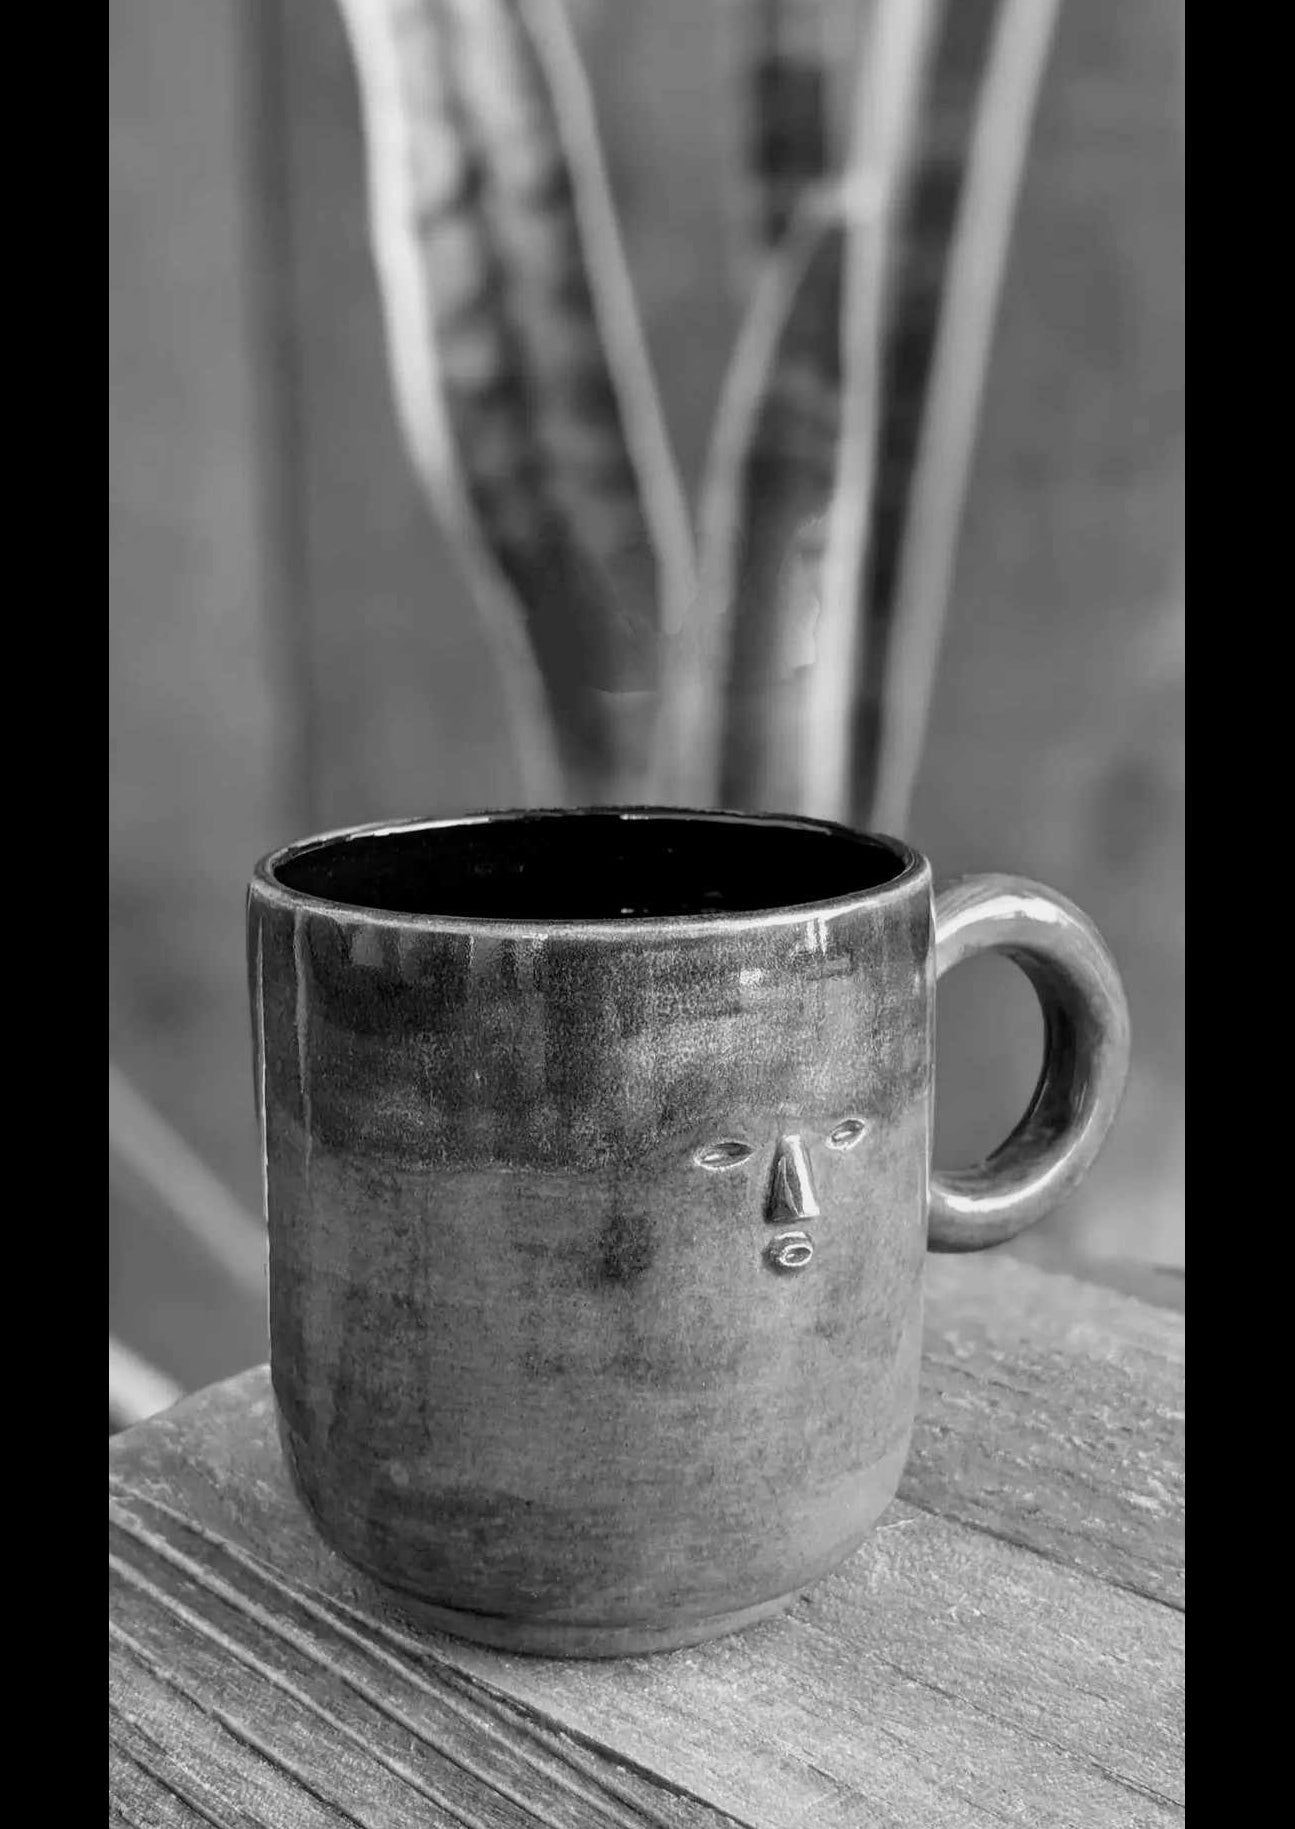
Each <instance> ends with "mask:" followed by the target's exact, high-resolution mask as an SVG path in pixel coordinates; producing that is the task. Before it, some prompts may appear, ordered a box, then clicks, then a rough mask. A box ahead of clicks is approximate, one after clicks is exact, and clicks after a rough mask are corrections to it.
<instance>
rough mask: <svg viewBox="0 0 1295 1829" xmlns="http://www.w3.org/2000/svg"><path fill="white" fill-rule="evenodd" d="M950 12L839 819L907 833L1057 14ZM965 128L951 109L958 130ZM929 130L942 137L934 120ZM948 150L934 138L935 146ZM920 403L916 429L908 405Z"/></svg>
mask: <svg viewBox="0 0 1295 1829" xmlns="http://www.w3.org/2000/svg"><path fill="white" fill-rule="evenodd" d="M956 10H957V12H958V21H957V22H958V26H959V28H960V30H961V32H962V34H963V42H962V44H961V45H959V44H958V42H957V41H956V40H954V41H952V42H950V43H949V45H948V49H947V52H946V54H945V55H944V56H942V57H941V58H939V59H938V60H937V66H936V68H937V72H941V73H943V74H944V82H943V84H942V89H943V91H944V98H945V107H946V108H947V109H948V110H949V111H950V112H952V113H953V114H954V117H955V121H956V119H957V110H958V99H959V98H958V94H957V91H958V88H959V87H961V89H962V91H963V94H964V95H965V93H966V90H967V88H968V86H971V87H972V94H973V98H974V100H975V101H976V104H977V105H976V107H975V110H974V113H973V114H972V117H971V120H970V122H969V127H970V131H969V133H968V136H967V139H968V143H967V145H966V149H965V152H964V153H963V156H962V160H961V169H960V171H959V172H958V179H957V182H956V194H955V196H954V198H953V201H952V207H951V208H950V207H949V205H947V204H946V205H945V211H946V212H947V214H948V215H949V216H951V217H952V221H953V232H952V234H951V235H949V234H948V233H947V231H944V230H943V225H942V223H941V213H942V212H941V200H940V191H941V188H942V186H943V188H944V189H945V190H946V191H947V190H949V189H950V188H953V187H952V186H951V185H950V183H949V177H950V176H951V174H950V173H949V165H950V155H949V153H948V152H947V151H944V150H943V149H942V148H941V145H940V141H939V140H938V139H936V138H935V136H934V135H933V136H932V145H931V147H930V150H929V152H928V157H927V160H926V161H925V166H924V172H923V179H924V182H922V181H919V184H918V187H917V188H916V191H915V195H914V199H913V232H912V244H913V245H912V252H911V254H910V256H909V260H908V263H907V264H908V267H909V271H910V276H911V283H910V285H909V287H908V289H907V290H908V294H909V296H908V301H907V304H906V305H905V304H901V305H900V306H898V307H897V309H896V313H895V322H894V329H893V331H892V338H891V344H890V355H889V366H890V369H891V373H892V376H893V383H892V385H893V389H894V396H895V399H894V408H893V415H892V417H893V426H892V431H891V437H890V441H889V443H888V446H887V448H886V450H885V452H884V454H883V460H882V463H883V474H884V475H885V476H886V479H887V489H886V492H885V495H884V496H883V498H882V499H880V500H879V502H878V504H877V525H876V532H875V535H874V546H873V566H872V572H871V576H870V579H869V583H868V588H867V592H866V601H867V603H868V613H869V617H870V620H871V622H872V625H873V629H874V635H873V640H872V643H871V652H870V657H869V678H868V682H867V687H868V689H867V690H866V691H864V692H862V693H861V694H860V695H859V699H858V702H857V707H856V714H855V727H854V733H853V762H852V768H853V773H854V779H853V783H852V797H851V808H852V814H853V817H854V819H855V820H856V823H859V824H868V825H875V826H879V827H880V828H881V829H883V830H885V831H895V832H902V831H903V829H904V828H905V826H906V825H907V823H908V816H909V808H910V805H911V802H912V796H913V790H914V787H915V784H916V780H917V771H918V766H919V763H920V760H921V754H922V749H923V746H924V743H925V737H926V725H927V718H928V715H929V709H930V701H931V694H932V690H933V686H934V679H935V671H936V665H937V662H938V658H939V649H940V638H941V635H942V633H943V628H944V623H945V617H946V614H947V608H948V601H949V594H950V590H951V587H952V582H953V568H954V562H955V560H956V557H957V544H958V535H959V531H960V527H961V523H962V513H963V507H964V503H965V500H966V493H967V486H968V480H969V477H970V473H971V463H972V458H973V455H974V445H975V438H976V431H977V427H978V425H979V421H980V410H981V401H982V398H983V393H984V384H985V377H986V373H987V370H988V365H989V357H990V350H991V344H992V339H993V332H994V325H995V321H996V318H997V313H998V304H999V298H1000V296H1001V292H1002V284H1003V276H1004V272H1005V268H1006V263H1007V254H1008V248H1009V243H1010V237H1011V228H1012V222H1013V218H1014V215H1015V211H1016V202H1017V197H1018V194H1019V190H1020V183H1021V174H1022V170H1023V168H1024V164H1025V157H1026V153H1027V150H1028V147H1029V140H1030V130H1031V126H1032V123H1033V120H1034V116H1035V111H1036V107H1037V103H1038V96H1039V91H1040V88H1041V86H1042V80H1043V74H1044V69H1045V67H1046V62H1047V56H1048V50H1049V47H1050V45H1051V41H1052V36H1053V32H1054V29H1055V24H1056V18H1057V11H1058V0H1003V3H1002V4H1001V5H999V6H994V7H988V6H985V5H983V4H982V5H981V6H979V7H975V8H973V7H966V6H964V7H963V8H961V9H956ZM976 12H980V13H981V14H982V15H983V14H989V15H992V18H991V19H990V20H988V21H987V23H988V24H990V25H992V31H985V33H984V42H985V44H986V47H987V50H986V54H985V56H984V63H983V69H982V70H981V72H979V74H980V78H981V80H980V82H979V85H978V87H977V86H975V85H974V78H973V79H972V82H971V84H970V85H969V80H968V72H967V62H968V58H967V51H968V49H970V50H971V52H972V56H973V57H974V42H973V45H972V46H968V44H967V42H966V38H967V34H968V31H969V28H970V27H971V26H972V24H973V20H972V15H973V14H974V13H976ZM950 23H951V24H952V20H951V22H950ZM959 51H961V52H962V55H961V56H959V55H958V53H959ZM937 99H938V98H937ZM966 112H967V111H966V107H965V103H964V105H963V109H962V113H963V117H964V119H965V117H966ZM933 124H934V125H935V126H937V128H938V126H939V125H940V117H939V115H938V114H937V115H936V116H935V120H934V122H933ZM948 137H949V136H948V134H947V132H946V134H945V135H944V136H942V138H944V140H945V142H946V144H947V139H948ZM924 208H925V217H924ZM928 224H930V225H931V226H929V227H928ZM932 240H934V242H935V244H936V246H935V248H934V249H932V248H931V245H930V244H931V241H932ZM942 240H943V245H941V242H942ZM941 253H942V254H943V260H942V262H941V264H942V266H943V269H944V271H943V273H942V275H941V277H942V278H943V287H942V291H941V289H939V288H938V287H935V288H933V287H932V286H931V283H930V279H929V277H925V275H924V271H923V270H924V269H926V271H927V273H928V274H929V269H930V268H931V266H933V265H934V264H935V263H936V261H938V260H939V257H940V254H941ZM933 256H934V258H933ZM924 278H925V290H926V293H927V296H928V297H929V296H930V295H931V294H932V292H934V293H935V297H936V301H937V303H936V310H935V312H934V313H932V312H929V311H928V312H926V313H923V312H922V310H921V307H920V303H919V295H920V292H921V291H922V289H923V281H924ZM932 317H934V320H935V321H934V322H933V323H932V322H931V319H932ZM924 320H925V322H924ZM922 395H924V396H925V397H924V400H922V401H921V410H920V417H918V416H917V415H915V414H914V413H913V412H912V408H911V405H910V402H911V400H912V398H913V397H914V396H918V397H920V396H922ZM906 407H907V408H908V409H909V410H908V412H907V413H906V412H905V408H906ZM910 426H911V427H912V428H913V432H911V433H910V431H909V427H910ZM914 434H915V435H914Z"/></svg>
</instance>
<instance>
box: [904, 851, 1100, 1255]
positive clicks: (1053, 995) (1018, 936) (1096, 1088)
mask: <svg viewBox="0 0 1295 1829" xmlns="http://www.w3.org/2000/svg"><path fill="white" fill-rule="evenodd" d="M981 952H998V953H1002V954H1004V955H1005V956H1006V957H1007V958H1009V959H1011V960H1013V961H1014V962H1015V963H1016V964H1017V965H1019V966H1020V968H1021V970H1022V971H1023V972H1024V973H1025V975H1026V977H1027V978H1028V979H1029V980H1030V983H1031V984H1032V985H1033V986H1034V989H1035V993H1036V995H1037V996H1038V999H1039V1003H1040V1006H1041V1007H1042V1010H1043V1025H1044V1045H1043V1068H1042V1071H1041V1073H1040V1075H1039V1083H1038V1085H1037V1086H1036V1088H1035V1091H1034V1097H1033V1098H1032V1099H1031V1100H1030V1104H1029V1107H1028V1109H1027V1110H1026V1113H1025V1115H1024V1117H1023V1118H1022V1119H1021V1121H1020V1123H1019V1124H1018V1125H1017V1126H1016V1128H1015V1130H1014V1131H1013V1132H1012V1133H1011V1135H1010V1136H1009V1137H1008V1138H1007V1140H1006V1141H1005V1142H1004V1143H1001V1144H1000V1145H999V1147H998V1148H997V1149H996V1150H994V1152H993V1153H992V1154H991V1155H990V1156H988V1157H987V1158H986V1159H985V1161H984V1162H981V1163H979V1164H977V1165H976V1166H975V1167H974V1168H967V1169H942V1170H933V1171H932V1174H931V1205H930V1224H929V1230H928V1234H927V1243H928V1246H929V1248H930V1249H931V1250H932V1251H979V1250H982V1249H983V1248H984V1247H985V1246H987V1245H1000V1244H1003V1243H1004V1242H1005V1241H1006V1240H1007V1239H1009V1238H1014V1237H1015V1236H1016V1234H1017V1233H1018V1232H1023V1231H1024V1230H1025V1228H1026V1227H1027V1226H1031V1225H1033V1224H1034V1222H1035V1221H1036V1220H1038V1219H1041V1218H1042V1217H1043V1215H1044V1214H1045V1213H1047V1212H1049V1211H1050V1210H1051V1209H1052V1208H1053V1207H1055V1206H1056V1205H1057V1203H1058V1202H1059V1201H1061V1200H1063V1199H1064V1198H1065V1196H1066V1195H1067V1194H1069V1193H1071V1192H1072V1191H1073V1190H1074V1188H1076V1187H1077V1186H1078V1184H1079V1182H1080V1181H1081V1180H1082V1179H1083V1177H1084V1175H1085V1174H1086V1173H1087V1172H1088V1170H1089V1168H1090V1167H1091V1166H1092V1164H1093V1161H1094V1160H1095V1158H1096V1156H1097V1153H1098V1151H1099V1150H1100V1149H1101V1146H1102V1143H1103V1142H1104V1141H1105V1138H1106V1133H1107V1131H1108V1130H1109V1129H1110V1127H1111V1122H1112V1120H1113V1119H1114V1117H1115V1114H1116V1112H1117V1110H1118V1109H1119V1104H1120V1099H1121V1097H1122V1095H1123V1092H1124V1082H1125V1078H1126V1076H1127V1073H1128V1065H1129V1012H1128V1005H1127V1003H1126V1002H1125V997H1124V988H1123V986H1122V984H1121V983H1120V975H1119V972H1118V971H1117V969H1116V966H1115V961H1114V960H1113V959H1112V958H1111V955H1110V952H1109V951H1108V949H1107V947H1106V943H1105V942H1104V941H1103V939H1102V937H1101V935H1100V934H1099V933H1098V931H1097V929H1096V928H1095V927H1094V926H1093V924H1092V922H1091V921H1090V920H1089V919H1088V917H1087V916H1086V915H1085V914H1083V913H1082V912H1081V911H1080V910H1079V909H1078V908H1076V907H1075V905H1074V903H1073V902H1069V901H1067V900H1066V898H1065V897H1064V896H1061V895H1058V894H1057V893H1056V892H1055V891H1054V890H1051V889H1045V888H1044V887H1043V885H1042V884H1040V883H1032V882H1029V881H1027V880H1026V879H1025V878H1023V877H1014V876H969V877H961V878H959V879H957V880H956V881H954V882H951V883H948V884H947V885H945V887H944V888H942V889H941V890H939V891H938V892H937V894H936V897H935V958H936V965H935V969H936V976H937V978H938V977H942V976H943V974H944V973H945V972H947V971H950V970H951V969H952V968H953V967H954V966H955V965H958V964H960V963H961V962H962V960H964V959H967V958H970V957H971V956H972V954H974V953H981Z"/></svg>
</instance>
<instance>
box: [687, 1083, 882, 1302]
mask: <svg viewBox="0 0 1295 1829" xmlns="http://www.w3.org/2000/svg"><path fill="white" fill-rule="evenodd" d="M867 1128H868V1127H867V1125H866V1124H865V1122H864V1120H863V1119H862V1118H843V1119H842V1120H841V1122H840V1123H839V1124H835V1125H833V1126H832V1128H831V1130H830V1131H829V1132H828V1133H827V1135H826V1136H825V1137H824V1138H823V1139H822V1144H823V1147H825V1148H826V1149H830V1150H836V1151H845V1150H852V1149H855V1148H857V1146H858V1145H859V1143H860V1142H861V1141H862V1139H863V1136H864V1133H865V1132H866V1130H867ZM754 1155H755V1149H754V1147H753V1146H752V1145H751V1144H749V1143H746V1142H744V1141H743V1140H742V1139H741V1138H740V1137H720V1138H718V1139H716V1141H715V1142H713V1143H707V1144H703V1146H702V1147H701V1149H699V1150H697V1151H696V1152H695V1154H694V1156H693V1161H694V1162H695V1164H696V1165H697V1167H698V1168H700V1169H704V1170H705V1171H706V1172H707V1173H708V1174H711V1175H731V1174H733V1173H734V1172H735V1171H737V1170H739V1169H742V1168H744V1167H746V1165H748V1164H749V1163H750V1161H751V1158H752V1157H753V1156H754ZM813 1160H814V1153H813V1146H812V1144H811V1143H810V1140H809V1138H808V1137H806V1136H805V1135H803V1134H802V1133H801V1132H800V1131H784V1132H783V1133H782V1134H781V1135H780V1136H779V1137H778V1140H777V1142H776V1143H775V1145H774V1149H773V1160H772V1166H771V1168H770V1171H769V1175H768V1179H767V1184H766V1186H765V1188H764V1194H763V1199H762V1203H761V1204H762V1211H763V1216H764V1219H765V1221H766V1222H767V1223H768V1224H769V1225H771V1226H777V1227H778V1228H779V1230H778V1232H777V1234H776V1235H775V1237H774V1238H772V1239H771V1240H770V1242H769V1244H768V1245H767V1246H766V1248H765V1258H766V1260H767V1262H768V1263H769V1264H770V1266H771V1267H772V1268H773V1269H775V1270H782V1271H797V1270H804V1269H805V1268H806V1267H807V1266H808V1265H809V1264H810V1262H811V1261H812V1260H813V1256H814V1239H813V1234H812V1232H811V1231H810V1230H807V1229H806V1228H807V1226H808V1225H809V1222H810V1221H812V1220H819V1219H821V1218H822V1217H823V1210H822V1208H821V1207H820V1205H819V1201H818V1192H817V1185H816V1176H815V1172H814V1167H813Z"/></svg>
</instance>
